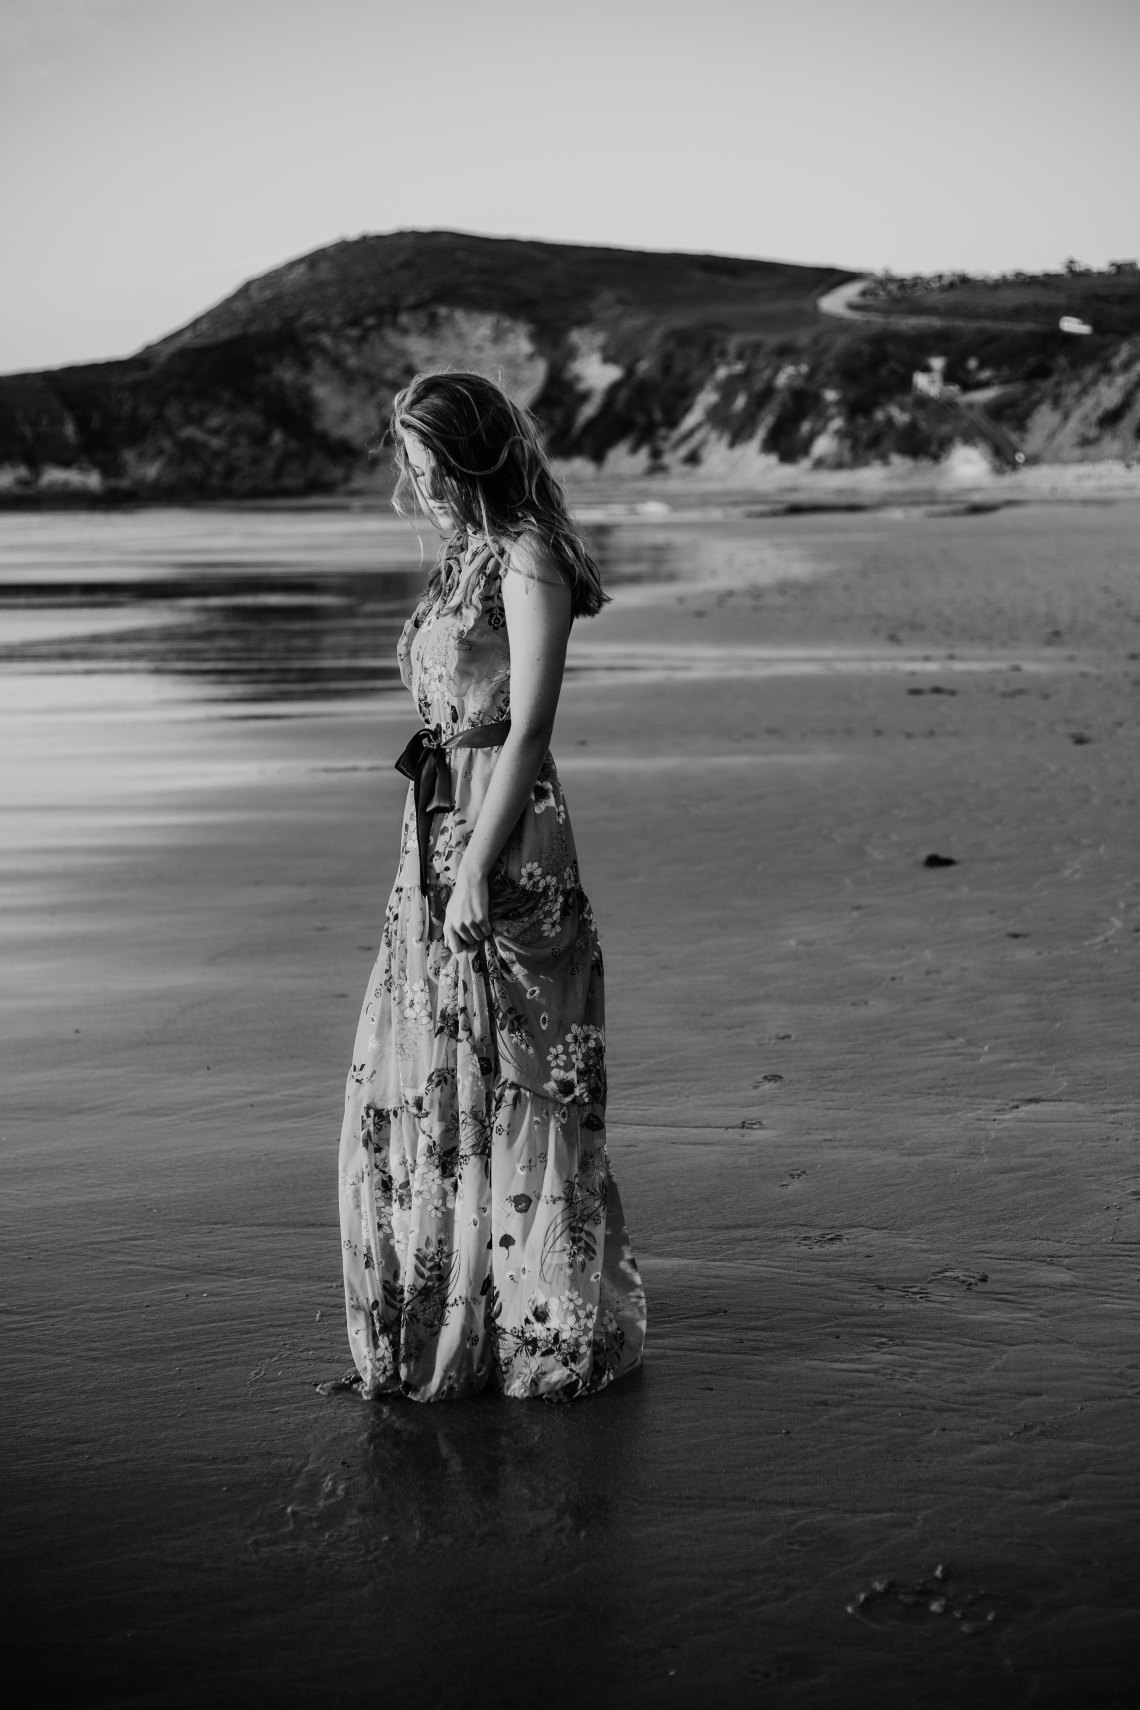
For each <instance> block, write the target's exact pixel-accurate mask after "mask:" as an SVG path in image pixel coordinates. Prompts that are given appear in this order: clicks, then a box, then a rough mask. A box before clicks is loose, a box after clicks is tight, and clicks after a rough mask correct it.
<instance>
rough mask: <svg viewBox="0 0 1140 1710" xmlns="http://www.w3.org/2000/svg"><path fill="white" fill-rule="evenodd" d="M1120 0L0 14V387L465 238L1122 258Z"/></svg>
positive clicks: (26, 9)
mask: <svg viewBox="0 0 1140 1710" xmlns="http://www.w3.org/2000/svg"><path fill="white" fill-rule="evenodd" d="M1138 76H1140V0H1080V4H1074V3H1073V0H954V3H953V4H950V3H948V0H780V3H778V4H777V3H774V0H561V3H557V4H555V3H551V0H403V3H402V4H395V3H393V0H0V372H9V373H10V372H16V371H19V370H23V369H32V368H40V367H51V366H56V365H60V364H63V363H67V362H80V361H93V360H98V359H102V358H106V357H114V356H121V355H126V354H128V353H129V352H131V351H133V350H136V349H138V348H139V347H140V346H141V345H143V344H146V343H147V342H149V341H150V340H152V339H155V338H158V337H160V336H162V335H163V334H164V333H167V332H169V331H171V330H172V329H173V328H174V327H176V326H178V325H181V324H182V323H184V322H185V321H187V320H190V319H192V318H193V317H194V316H195V315H197V314H199V313H201V312H202V311H203V310H205V309H206V308H208V307H209V306H210V305H211V304H212V303H215V302H217V301H219V300H220V299H221V298H223V297H225V296H228V295H229V293H230V292H231V291H232V290H234V289H235V288H236V287H237V286H238V285H239V284H240V283H241V282H242V281H243V280H245V279H248V278H250V277H252V276H254V275H256V274H258V273H262V272H265V271H267V270H268V269H270V268H272V267H275V266H278V265H280V264H281V263H282V262H284V261H286V260H288V259H289V258H290V257H293V256H296V255H301V254H304V253H305V252H307V251H309V250H312V249H317V248H320V247H321V246H322V245H324V244H328V243H334V242H336V241H337V240H338V239H340V238H343V237H356V236H359V235H360V234H361V233H365V232H384V231H394V230H398V229H401V228H420V229H432V228H440V227H445V228H448V229H451V230H461V231H473V232H483V233H487V234H490V235H495V236H510V237H531V238H545V239H549V240H552V241H558V242H566V243H596V244H614V245H621V246H626V247H630V248H639V249H657V250H697V251H713V252H719V253H722V254H730V255H743V256H754V257H761V258H765V259H770V260H780V261H803V262H814V263H823V264H830V265H835V266H837V267H848V268H856V269H860V270H863V269H865V270H867V271H869V272H871V271H878V270H880V269H882V268H890V269H891V270H892V271H894V272H896V273H907V272H919V271H921V272H930V271H935V270H939V269H946V268H951V269H958V268H964V269H967V270H971V271H975V272H991V273H994V272H1003V271H1007V270H1011V269H1014V268H1024V269H1026V270H1041V269H1050V270H1055V269H1057V268H1058V267H1059V266H1060V265H1061V263H1062V262H1063V260H1064V259H1065V257H1067V256H1070V255H1075V256H1077V257H1079V258H1080V259H1082V260H1084V261H1086V262H1089V263H1091V264H1093V265H1098V266H1099V265H1103V264H1104V263H1105V262H1106V261H1107V260H1109V259H1118V258H1124V257H1132V256H1137V255H1140V195H1138V194H1137V191H1136V186H1135V166H1134V162H1135V159H1136V153H1137V142H1136V134H1135V110H1136V103H1135V90H1136V86H1137V78H1138Z"/></svg>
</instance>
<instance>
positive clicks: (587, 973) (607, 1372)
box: [340, 537, 645, 1401]
mask: <svg viewBox="0 0 1140 1710" xmlns="http://www.w3.org/2000/svg"><path fill="white" fill-rule="evenodd" d="M461 540H462V537H461ZM507 573H510V574H513V573H514V572H507ZM501 574H503V571H502V569H501V566H500V562H499V556H498V553H497V550H496V549H495V548H494V547H493V546H492V545H491V543H489V542H488V541H486V540H480V539H478V538H474V539H468V540H467V541H466V543H465V544H464V545H463V546H462V549H460V550H455V549H454V548H453V549H452V552H451V556H450V559H449V560H448V561H446V562H445V573H444V581H443V586H442V589H441V591H440V592H439V594H437V595H436V596H435V597H434V598H431V597H428V596H425V598H424V599H423V600H421V602H420V604H419V606H418V607H417V609H416V611H415V612H414V614H413V616H412V617H411V618H410V619H409V621H408V623H407V624H406V625H405V626H404V632H403V635H402V637H401V639H400V644H399V662H400V671H401V675H402V677H403V680H404V683H405V686H406V687H408V688H410V689H411V691H412V694H413V696H414V697H415V701H416V705H417V708H418V711H419V714H420V716H421V718H422V720H423V722H424V724H425V726H428V727H431V728H434V727H438V729H439V731H440V733H441V735H442V736H443V737H444V738H446V737H448V736H451V735H454V734H455V733H457V732H459V731H463V730H469V729H471V728H472V727H475V726H479V725H487V724H494V723H498V722H499V721H501V720H503V719H505V718H508V717H509V715H510V652H509V647H508V641H507V630H506V624H505V619H504V613H503V601H502V592H501V588H500V576H501ZM500 753H501V748H499V747H458V748H454V749H452V750H450V751H449V756H448V758H449V763H450V774H451V802H452V804H453V805H452V806H451V808H450V809H449V810H448V811H446V812H443V813H437V814H435V815H434V816H433V819H432V830H431V839H430V842H431V847H430V849H429V852H428V861H427V868H428V896H427V898H426V899H425V898H424V897H422V896H421V892H420V871H419V868H420V863H419V850H418V845H417V838H416V815H415V810H414V803H413V798H412V791H411V789H410V788H409V792H408V802H407V806H406V808H405V812H404V821H403V834H402V840H401V850H400V861H399V868H398V870H397V874H396V883H395V887H394V889H393V891H392V895H391V899H390V901H389V904H388V909H387V914H386V918H385V924H384V932H383V938H382V942H381V945H380V953H379V956H378V958H377V961H376V965H375V968H374V970H373V973H372V977H371V979H370V980H369V983H368V989H367V993H366V996H365V1002H364V1007H363V1010H362V1012H361V1018H360V1026H359V1030H358V1033H357V1038H356V1048H355V1050H354V1052H353V1061H352V1069H351V1072H350V1074H349V1077H348V1087H347V1095H346V1101H345V1118H344V1128H343V1131H342V1135H341V1145H340V1205H341V1235H342V1245H343V1254H344V1284H345V1303H346V1309H347V1314H348V1335H349V1342H350V1344H351V1347H352V1355H353V1360H354V1362H355V1365H356V1369H357V1372H358V1373H359V1376H360V1379H361V1381H362V1388H363V1393H364V1394H365V1395H366V1396H374V1395H382V1394H387V1393H393V1394H403V1395H406V1396H409V1397H412V1398H413V1399H415V1400H417V1401H438V1400H444V1399H452V1398H457V1397H460V1396H464V1395H470V1394H472V1393H474V1392H475V1391H477V1390H480V1389H482V1388H484V1387H485V1386H486V1385H488V1384H490V1385H492V1386H494V1387H497V1388H501V1389H502V1390H503V1391H504V1392H505V1393H506V1394H507V1395H508V1396H515V1397H528V1396H543V1397H547V1398H551V1399H569V1398H571V1397H574V1396H580V1395H585V1394H589V1393H592V1392H593V1391H595V1390H598V1389H601V1388H603V1387H604V1386H605V1385H606V1384H608V1383H610V1382H612V1381H613V1379H614V1378H616V1377H620V1376H621V1375H622V1374H623V1373H624V1372H627V1371H629V1370H631V1369H632V1368H633V1367H634V1366H636V1365H637V1364H638V1363H639V1362H640V1359H641V1352H642V1344H643V1342H644V1339H645V1297H644V1293H643V1291H642V1287H641V1279H640V1277H639V1275H638V1272H637V1267H636V1264H635V1262H634V1258H633V1254H632V1252H631V1250H630V1243H629V1237H628V1235H627V1233H626V1229H625V1222H624V1218H623V1215H622V1208H621V1201H620V1199H619V1197H618V1191H617V1186H616V1184H615V1182H614V1179H613V1177H612V1175H611V1174H610V1169H609V1160H608V1157H607V1153H606V1130H605V1104H606V1072H605V1030H604V1015H603V998H602V957H601V951H600V949H599V946H598V938H597V931H596V928H595V925H594V918H593V915H592V914H591V912H590V905H589V903H588V902H587V900H586V897H585V895H584V893H583V891H582V888H581V885H580V883H579V878H578V863H577V858H576V855H575V850H574V840H573V835H572V833H571V829H570V822H569V819H568V818H567V813H566V805H565V802H564V800H563V795H562V789H561V786H560V784H559V781H558V774H557V772H556V771H555V767H554V762H553V760H552V759H551V757H550V755H549V754H547V755H546V757H545V759H544V760H543V763H542V768H541V771H540V772H539V776H538V780H537V782H536V783H535V786H534V790H533V793H532V798H531V800H530V801H529V802H528V803H527V805H526V807H525V809H524V811H523V813H522V815H521V816H520V818H519V821H518V823H517V825H516V826H515V828H514V830H513V831H512V833H511V835H510V836H509V838H508V839H507V842H506V845H505V847H504V849H503V850H502V852H501V854H500V856H499V858H498V860H497V862H496V863H495V866H494V868H493V869H492V872H491V876H490V910H491V924H492V937H491V938H490V939H489V940H488V941H487V942H486V943H485V944H483V945H481V946H480V947H479V948H478V949H476V950H473V951H470V952H468V951H464V952H461V953H460V954H459V955H453V954H452V953H451V952H450V951H449V950H448V948H447V946H446V944H445V942H444V939H443V933H442V919H443V913H444V909H445V907H446V903H447V898H448V895H449V892H450V888H451V886H452V884H453V882H454V878H455V874H456V870H457V868H458V865H459V862H460V859H461V858H462V855H463V852H464V849H465V847H466V843H467V839H468V837H469V836H470V834H471V831H472V829H473V827H474V824H475V820H476V817H477V815H478V812H479V808H480V805H481V803H482V801H483V798H484V795H485V794H486V790H487V785H488V782H489V780H490V777H491V775H492V773H493V771H494V767H495V763H496V761H497V759H498V756H499V754H500Z"/></svg>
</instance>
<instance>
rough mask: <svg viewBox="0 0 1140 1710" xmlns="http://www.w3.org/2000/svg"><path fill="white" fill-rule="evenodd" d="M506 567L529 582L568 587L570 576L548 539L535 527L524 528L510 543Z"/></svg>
mask: <svg viewBox="0 0 1140 1710" xmlns="http://www.w3.org/2000/svg"><path fill="white" fill-rule="evenodd" d="M506 568H507V569H508V570H511V571H514V573H515V574H516V575H518V576H524V577H525V578H526V580H527V581H528V582H545V583H546V584H547V585H548V586H549V587H555V588H568V587H569V586H570V577H569V575H568V573H567V571H566V569H565V567H564V566H563V565H562V564H560V563H559V561H558V559H557V557H556V556H555V554H554V553H553V552H552V551H551V549H550V547H549V546H548V545H547V543H546V541H545V540H543V538H542V536H541V535H540V534H538V533H537V532H536V531H535V530H534V529H524V530H523V532H522V533H521V534H517V535H516V536H515V538H514V539H513V540H512V541H510V542H509V543H508V547H507V562H506Z"/></svg>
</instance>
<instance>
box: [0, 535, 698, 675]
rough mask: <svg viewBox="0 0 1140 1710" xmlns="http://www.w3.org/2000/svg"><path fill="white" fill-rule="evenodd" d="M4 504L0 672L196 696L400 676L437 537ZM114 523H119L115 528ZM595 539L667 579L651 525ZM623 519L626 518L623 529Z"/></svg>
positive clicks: (621, 570)
mask: <svg viewBox="0 0 1140 1710" xmlns="http://www.w3.org/2000/svg"><path fill="white" fill-rule="evenodd" d="M89 521H90V523H91V524H92V525H93V526H92V527H91V528H90V529H89V530H86V531H85V530H84V529H82V528H81V527H80V526H79V525H78V524H77V522H76V519H75V518H74V517H73V516H63V517H59V518H52V517H50V516H48V517H35V518H32V519H28V518H25V517H0V673H4V674H8V675H12V674H19V675H21V676H27V675H31V674H40V673H46V674H51V675H56V674H59V673H66V674H76V673H79V674H86V675H91V676H95V677H105V676H108V675H122V674H126V673H131V674H133V673H140V672H142V673H149V674H151V675H153V676H156V677H162V678H169V679H173V680H176V681H180V682H181V683H182V684H183V685H184V688H185V690H186V693H187V694H188V695H189V696H191V697H193V698H194V699H196V700H198V701H201V700H207V701H212V702H216V701H240V702H243V703H246V704H247V705H248V703H250V702H258V701H263V700H264V701H270V702H274V703H279V702H282V701H292V702H295V703H304V702H308V701H327V700H344V699H348V698H358V697H360V696H364V695H369V694H372V693H375V692H377V691H380V690H386V689H393V688H397V687H398V686H399V673H398V670H397V667H396V662H395V648H396V642H397V640H398V638H399V634H400V629H401V627H402V626H403V623H404V621H405V619H406V618H407V616H408V614H409V612H410V611H411V610H412V608H413V606H414V605H415V602H416V599H417V598H418V596H419V594H420V592H421V591H422V588H423V585H424V580H425V576H426V567H427V562H429V561H430V552H431V549H432V545H433V542H432V541H431V540H425V541H423V542H422V546H423V549H424V553H425V554H426V555H428V556H427V558H426V559H425V557H421V542H420V540H419V538H418V537H417V536H416V535H415V534H414V533H413V532H412V530H411V529H410V528H409V527H408V526H407V525H406V524H403V523H393V522H392V520H391V519H389V518H385V517H377V516H365V517H361V516H352V515H348V514H341V513H331V514H328V513H321V514H319V515H318V516H316V517H314V516H312V515H310V514H308V513H304V512H302V513H296V512H285V513H273V512H269V513H266V512H264V511H260V510H255V509H254V510H251V511H249V512H237V513H223V514H222V515H219V513H217V512H212V511H207V512H201V513H198V512H183V511H170V512H161V511H156V512H151V513H147V514H146V515H145V516H143V517H140V516H139V515H138V514H137V513H125V514H124V515H122V516H121V517H114V516H99V517H96V518H93V519H89ZM116 524H117V525H118V526H117V527H116ZM616 532H617V531H615V529H614V528H612V527H609V526H604V525H603V526H599V528H598V529H597V530H596V531H595V533H596V538H595V547H596V550H597V552H598V555H599V558H600V560H601V561H602V563H603V570H604V572H605V573H606V576H607V580H608V581H609V582H611V583H612V584H613V585H614V586H618V587H620V586H623V585H627V584H642V585H645V584H654V583H658V582H663V581H669V580H671V579H673V578H675V577H676V576H677V575H678V574H679V573H680V570H679V566H680V562H681V560H680V557H679V555H678V551H677V545H676V543H675V542H674V541H673V540H672V539H670V538H668V537H667V536H664V535H655V534H654V531H653V530H649V531H647V532H646V533H645V535H644V538H640V539H637V538H633V539H630V540H626V541H625V542H624V544H623V547H622V550H621V551H620V553H618V552H616V551H615V539H614V537H615V534H616ZM625 532H628V531H625Z"/></svg>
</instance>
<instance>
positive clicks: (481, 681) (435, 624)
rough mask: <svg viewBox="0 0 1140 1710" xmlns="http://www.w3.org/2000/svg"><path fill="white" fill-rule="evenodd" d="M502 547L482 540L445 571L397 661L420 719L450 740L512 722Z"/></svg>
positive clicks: (408, 630) (408, 628)
mask: <svg viewBox="0 0 1140 1710" xmlns="http://www.w3.org/2000/svg"><path fill="white" fill-rule="evenodd" d="M501 552H502V548H501V547H496V546H494V545H492V544H491V542H489V541H488V540H486V539H485V538H483V537H481V536H469V537H468V539H467V542H466V544H465V545H464V546H463V547H462V548H461V549H459V550H457V551H456V552H455V553H454V555H452V556H450V557H449V558H448V560H447V561H446V562H445V566H444V582H443V587H442V589H441V590H440V591H439V593H438V594H436V595H435V596H434V597H433V596H429V595H426V594H425V596H424V598H423V599H422V600H421V601H420V603H419V605H418V606H417V607H416V609H415V611H414V612H413V613H412V616H411V617H410V618H409V619H408V622H407V623H406V624H405V625H404V631H403V634H402V635H401V637H400V642H399V647H398V649H397V657H398V659H399V663H400V675H401V677H402V678H403V681H404V686H405V687H406V688H408V689H410V690H411V692H412V695H413V696H414V698H415V702H416V706H417V708H418V710H419V715H420V717H421V718H422V719H423V721H424V724H425V725H427V726H429V727H434V726H436V725H438V726H439V727H440V729H441V730H442V732H443V735H444V736H453V735H454V734H455V732H456V731H458V730H467V729H469V728H470V727H471V726H472V725H480V724H495V723H497V722H498V721H499V720H500V719H504V718H508V717H509V716H510V705H511V691H510V680H511V655H510V646H509V643H508V640H507V626H506V616H505V614H504V611H503V595H502V588H501V586H500V576H501V573H502V567H501V563H500V555H501Z"/></svg>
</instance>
